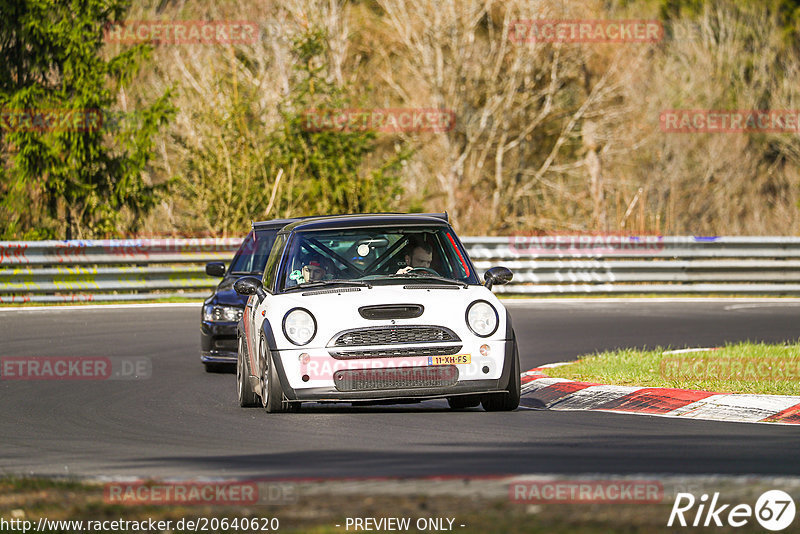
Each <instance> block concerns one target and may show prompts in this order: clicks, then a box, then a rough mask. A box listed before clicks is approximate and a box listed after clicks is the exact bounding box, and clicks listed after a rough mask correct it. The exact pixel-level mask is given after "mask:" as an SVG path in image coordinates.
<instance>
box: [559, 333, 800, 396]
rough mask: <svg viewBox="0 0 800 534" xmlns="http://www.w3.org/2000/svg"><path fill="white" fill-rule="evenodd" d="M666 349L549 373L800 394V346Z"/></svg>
mask: <svg viewBox="0 0 800 534" xmlns="http://www.w3.org/2000/svg"><path fill="white" fill-rule="evenodd" d="M666 350H668V349H662V348H657V349H656V350H650V351H643V350H636V349H625V350H617V351H610V352H602V353H598V354H595V355H589V356H584V357H581V358H580V359H579V360H578V361H577V362H575V363H570V364H568V365H564V366H560V367H554V368H551V369H548V370H547V371H546V372H547V375H549V376H552V377H559V378H568V379H571V380H578V381H582V382H598V383H603V384H615V385H623V386H629V385H630V386H645V387H667V388H681V389H698V390H704V391H714V392H719V393H759V394H770V395H800V344H792V345H768V344H763V343H737V344H731V345H726V346H725V347H723V348H721V349H720V350H715V351H710V352H692V353H684V354H664V352H665V351H666Z"/></svg>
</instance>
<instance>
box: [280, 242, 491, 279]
mask: <svg viewBox="0 0 800 534" xmlns="http://www.w3.org/2000/svg"><path fill="white" fill-rule="evenodd" d="M288 247H289V248H288V249H287V254H286V257H285V263H284V268H283V271H282V288H283V289H284V290H291V289H292V288H294V287H309V286H312V285H313V286H318V285H326V284H331V285H333V284H336V283H342V284H345V283H349V284H356V283H357V284H359V285H364V284H369V285H372V284H391V283H406V284H407V283H409V282H410V281H411V282H414V283H447V284H458V285H466V284H478V283H479V282H478V278H477V276H476V275H475V272H474V268H473V266H472V264H471V263H470V261H469V258H468V257H467V255H466V252H465V251H464V249H463V247H462V246H461V243H460V242H459V240H458V238H457V237H456V236H455V234H454V233H453V231H452V230H451V229H450V228H449V227H433V228H430V227H411V228H408V227H406V228H397V227H365V228H355V229H352V228H351V229H344V230H315V231H306V232H303V231H300V232H297V233H296V234H295V236H294V237H293V239H292V241H291V243H289V245H288Z"/></svg>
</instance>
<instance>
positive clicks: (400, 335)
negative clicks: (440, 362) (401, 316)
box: [332, 326, 461, 347]
mask: <svg viewBox="0 0 800 534" xmlns="http://www.w3.org/2000/svg"><path fill="white" fill-rule="evenodd" d="M450 341H461V339H459V337H458V336H457V335H456V333H455V332H453V331H452V330H450V329H449V328H444V327H442V326H396V327H395V326H389V327H386V326H376V327H372V328H360V329H355V330H346V331H344V332H342V333H340V334H338V335H337V336H335V337H334V341H333V343H332V345H334V346H336V347H358V346H364V345H395V344H400V343H409V344H411V343H447V342H450Z"/></svg>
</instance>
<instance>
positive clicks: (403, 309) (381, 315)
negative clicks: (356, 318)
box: [358, 304, 425, 320]
mask: <svg viewBox="0 0 800 534" xmlns="http://www.w3.org/2000/svg"><path fill="white" fill-rule="evenodd" d="M424 310H425V308H423V307H422V306H420V305H419V304H383V305H379V306H362V307H360V308H359V309H358V313H360V314H361V317H363V318H364V319H373V320H380V319H414V318H416V317H419V316H420V315H422V312H423V311H424Z"/></svg>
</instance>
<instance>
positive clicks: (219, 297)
mask: <svg viewBox="0 0 800 534" xmlns="http://www.w3.org/2000/svg"><path fill="white" fill-rule="evenodd" d="M239 278H240V277H239V276H226V277H225V278H223V279H222V281H221V282H220V283H219V285H218V286H217V289H216V290H215V292H214V295H212V297H211V299H209V300H208V301H207V302H208V303H212V302H213V303H215V304H223V305H229V306H239V307H242V308H244V305H245V304H246V303H247V296H246V295H240V294H239V293H237V292H236V291H235V290H234V289H233V284H234V282H236V280H238V279H239Z"/></svg>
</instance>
